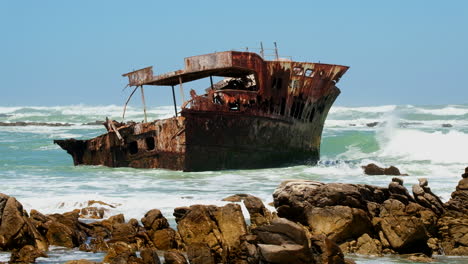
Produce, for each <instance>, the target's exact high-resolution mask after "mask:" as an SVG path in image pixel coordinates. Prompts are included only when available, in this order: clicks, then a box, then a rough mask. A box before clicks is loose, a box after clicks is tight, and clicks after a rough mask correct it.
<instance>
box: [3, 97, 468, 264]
mask: <svg viewBox="0 0 468 264" xmlns="http://www.w3.org/2000/svg"><path fill="white" fill-rule="evenodd" d="M147 112H148V120H153V119H162V118H166V117H170V116H172V115H173V106H167V107H166V106H165V107H154V108H149V109H148V110H147ZM121 114H122V107H121V106H116V105H108V106H90V105H69V106H52V107H50V106H43V107H37V106H22V107H1V106H0V122H16V121H25V122H47V123H70V124H72V125H71V126H59V127H49V126H26V127H19V126H18V127H5V126H0V181H1V188H0V192H1V193H5V194H7V195H10V196H14V197H16V198H17V199H18V200H19V201H20V202H21V203H22V204H23V206H24V208H25V209H26V210H28V211H29V210H30V209H36V210H38V211H40V212H42V213H46V214H47V213H63V212H67V211H71V210H73V209H76V208H81V207H85V206H86V202H87V201H88V200H100V201H104V202H106V203H110V204H113V205H116V207H115V208H114V209H111V210H110V211H109V212H107V216H110V215H114V214H119V213H123V214H124V215H125V217H126V219H127V220H129V219H130V218H136V219H138V220H139V219H141V218H142V217H143V215H144V214H145V213H146V212H147V211H148V210H150V209H153V208H158V209H160V210H161V211H162V212H163V214H164V216H165V217H166V218H168V219H169V220H170V222H171V223H172V225H173V227H175V224H174V217H173V216H172V212H173V209H174V208H175V207H178V206H188V205H191V204H214V205H223V204H225V202H222V201H221V199H223V198H224V197H227V196H229V195H232V194H236V193H248V194H252V195H255V196H258V197H260V198H261V199H263V201H264V202H265V204H267V203H270V202H272V201H273V198H272V193H273V191H274V189H275V188H276V187H277V186H278V185H279V184H280V183H281V181H283V180H286V179H309V180H316V181H321V182H326V183H330V182H344V183H365V184H373V185H379V186H387V185H388V184H389V183H390V181H391V178H392V176H367V175H364V173H363V170H362V169H361V166H362V165H366V164H369V163H376V164H377V165H380V166H390V165H394V166H396V167H398V168H399V169H400V171H401V172H402V173H408V174H409V176H406V177H404V184H405V186H406V187H407V188H408V189H409V190H411V186H412V185H413V184H415V183H417V182H418V178H421V177H425V178H428V180H429V186H430V187H431V189H432V191H433V192H434V193H435V194H437V195H439V196H440V197H441V198H442V200H443V201H447V200H448V199H449V198H450V194H451V192H452V191H454V189H455V187H456V185H457V183H458V181H459V180H460V179H461V177H460V175H461V173H463V171H464V168H465V167H467V166H468V155H467V152H466V151H467V150H468V105H437V106H413V105H383V106H369V107H342V106H333V107H332V109H331V110H330V113H329V115H328V118H327V121H326V123H325V128H324V131H323V135H322V147H321V160H320V162H319V163H318V165H317V166H309V165H296V166H290V167H283V168H274V169H259V170H228V171H209V172H196V173H192V172H191V173H184V172H180V171H169V170H162V169H133V168H107V167H102V166H78V167H75V166H73V161H72V158H71V156H70V155H68V154H67V153H66V152H65V151H64V150H62V149H61V148H60V147H59V146H58V145H54V144H53V140H54V139H66V138H77V139H85V138H91V137H95V136H97V135H100V134H103V133H105V132H106V130H105V128H104V126H102V125H85V123H89V122H94V121H96V120H104V119H105V118H106V117H109V118H111V119H115V120H117V121H122V117H121ZM142 119H143V111H142V109H141V107H129V108H127V113H126V118H125V120H126V121H128V120H134V121H141V120H142ZM375 122H378V123H377V124H376V125H375ZM372 123H374V124H372ZM372 125H375V126H372ZM269 208H270V209H273V208H271V207H269ZM50 256H51V257H50V258H47V259H46V258H41V259H39V261H38V262H39V263H63V262H64V261H66V260H70V259H80V258H88V259H92V260H99V259H101V258H102V254H92V253H84V252H79V251H77V250H65V249H62V248H52V251H51V252H50ZM8 257H9V254H8V253H5V252H2V253H0V261H7V260H8ZM350 257H351V258H353V259H354V260H355V261H356V262H357V263H410V262H409V261H407V260H405V259H403V258H400V257H395V256H386V257H383V258H376V257H363V256H356V255H351V256H350ZM467 262H468V257H445V256H437V257H436V262H435V263H467Z"/></svg>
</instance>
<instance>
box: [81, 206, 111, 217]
mask: <svg viewBox="0 0 468 264" xmlns="http://www.w3.org/2000/svg"><path fill="white" fill-rule="evenodd" d="M105 212H106V209H105V208H104V207H95V206H88V207H85V208H82V209H81V210H80V218H87V219H102V218H103V217H104V213H105Z"/></svg>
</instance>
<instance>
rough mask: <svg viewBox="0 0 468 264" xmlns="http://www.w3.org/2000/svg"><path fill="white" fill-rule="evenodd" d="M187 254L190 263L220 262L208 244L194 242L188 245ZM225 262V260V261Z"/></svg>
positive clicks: (211, 263)
mask: <svg viewBox="0 0 468 264" xmlns="http://www.w3.org/2000/svg"><path fill="white" fill-rule="evenodd" d="M187 256H188V259H189V261H190V264H215V263H218V262H216V260H215V256H213V254H212V252H211V249H210V247H209V246H208V245H206V244H203V243H192V244H190V245H189V246H188V249H187ZM223 263H224V262H223Z"/></svg>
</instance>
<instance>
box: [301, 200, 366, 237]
mask: <svg viewBox="0 0 468 264" xmlns="http://www.w3.org/2000/svg"><path fill="white" fill-rule="evenodd" d="M306 214H307V224H308V226H309V227H310V228H311V230H312V233H313V234H316V235H318V234H324V235H326V236H327V238H329V239H330V240H332V241H334V242H336V243H339V242H343V241H345V240H348V239H354V238H358V237H359V236H361V235H362V234H365V233H372V230H373V227H372V223H371V220H370V219H369V216H368V215H367V213H366V212H365V211H364V210H362V209H357V208H351V207H348V206H342V205H337V206H325V207H323V208H321V207H314V208H313V209H312V210H308V211H307V212H306Z"/></svg>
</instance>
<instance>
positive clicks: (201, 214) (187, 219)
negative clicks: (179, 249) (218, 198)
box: [174, 204, 247, 263]
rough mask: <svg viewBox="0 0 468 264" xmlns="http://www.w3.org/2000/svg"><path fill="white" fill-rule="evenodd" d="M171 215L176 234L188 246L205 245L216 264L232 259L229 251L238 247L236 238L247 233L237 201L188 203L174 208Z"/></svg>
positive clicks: (238, 241)
mask: <svg viewBox="0 0 468 264" xmlns="http://www.w3.org/2000/svg"><path fill="white" fill-rule="evenodd" d="M174 216H176V222H177V229H178V231H179V234H180V236H181V238H182V241H183V242H184V243H185V244H186V245H187V247H188V249H189V248H190V247H191V246H193V245H194V244H197V248H198V247H200V246H199V245H206V246H208V248H209V249H210V251H211V252H212V253H213V255H214V257H215V261H216V263H218V262H223V263H225V262H226V261H227V259H228V258H233V257H234V256H232V254H231V253H233V252H235V251H236V249H238V248H239V246H240V239H239V238H240V237H241V236H242V235H244V234H246V233H247V227H246V224H245V220H244V216H243V215H242V211H241V207H240V206H239V205H238V204H227V205H225V206H223V207H217V206H206V205H192V206H190V207H189V208H186V207H183V208H176V209H174ZM197 250H198V249H197ZM189 259H190V256H189Z"/></svg>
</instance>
